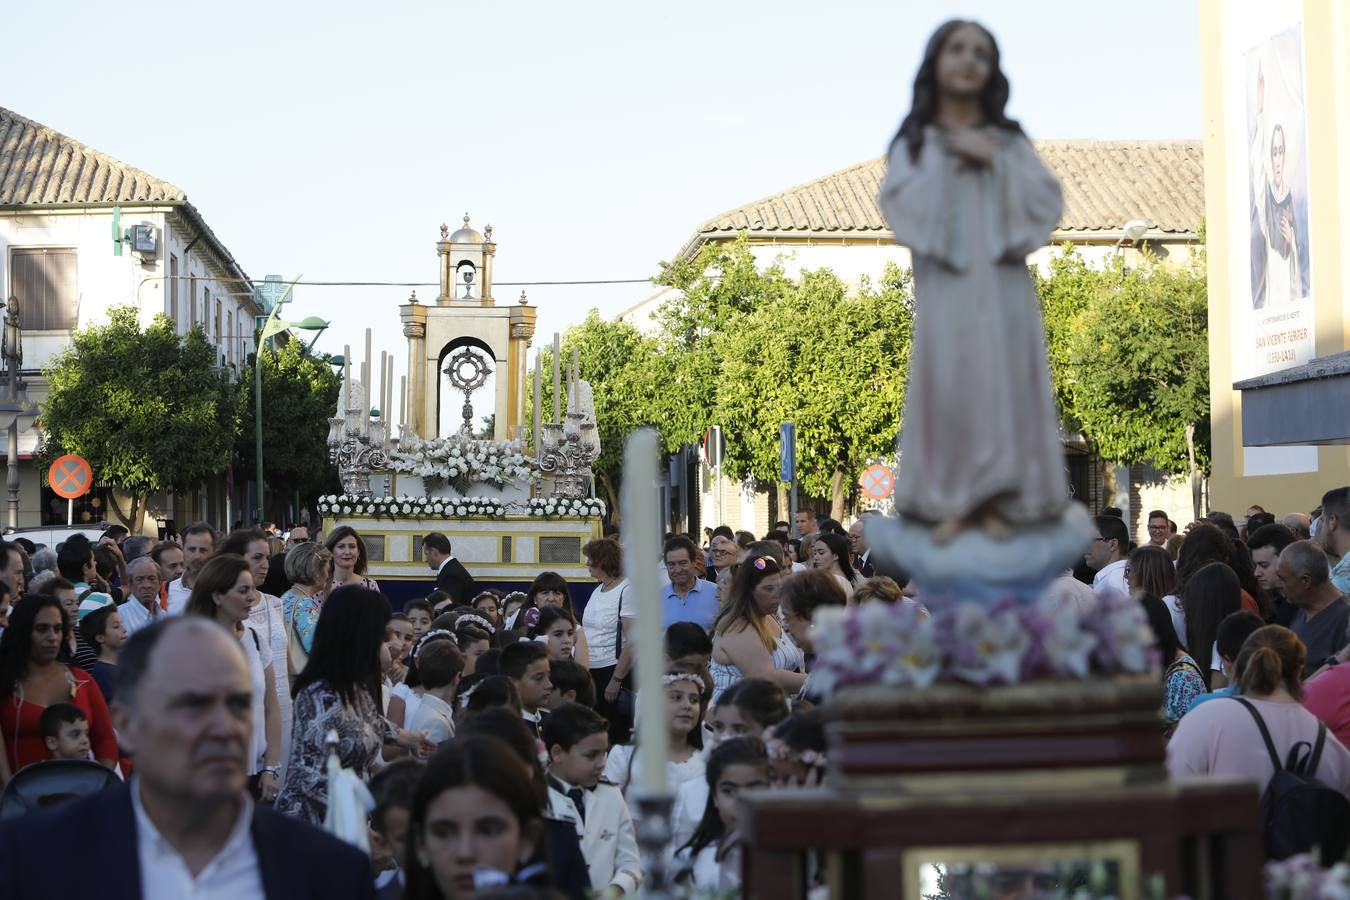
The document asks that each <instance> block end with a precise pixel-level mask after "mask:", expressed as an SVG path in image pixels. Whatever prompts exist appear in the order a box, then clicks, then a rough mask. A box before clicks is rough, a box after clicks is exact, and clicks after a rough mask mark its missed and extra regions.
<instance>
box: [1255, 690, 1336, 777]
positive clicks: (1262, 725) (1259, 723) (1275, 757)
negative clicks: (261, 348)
mask: <svg viewBox="0 0 1350 900" xmlns="http://www.w3.org/2000/svg"><path fill="white" fill-rule="evenodd" d="M1233 699H1234V700H1236V701H1237V702H1239V703H1241V704H1242V705H1243V706H1245V707H1247V712H1249V713H1251V714H1252V718H1253V719H1255V720H1256V727H1257V728H1259V729H1261V738H1262V740H1264V741H1265V742H1266V752H1267V753H1269V754H1270V762H1271V764H1272V765H1274V766H1275V771H1276V772H1279V771H1282V770H1283V769H1284V766H1283V765H1281V763H1280V754H1279V753H1277V752H1275V742H1274V741H1272V740H1271V739H1270V729H1268V728H1266V722H1265V720H1264V719H1262V718H1261V714H1260V713H1259V712H1257V711H1256V707H1255V706H1252V705H1251V703H1249V702H1248V701H1246V700H1244V699H1243V698H1241V697H1234V698H1233ZM1319 752H1320V747H1319Z"/></svg>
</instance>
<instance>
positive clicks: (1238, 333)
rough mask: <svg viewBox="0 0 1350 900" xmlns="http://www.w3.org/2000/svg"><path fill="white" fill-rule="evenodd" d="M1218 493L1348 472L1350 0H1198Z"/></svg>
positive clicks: (1324, 479)
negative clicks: (1347, 2)
mask: <svg viewBox="0 0 1350 900" xmlns="http://www.w3.org/2000/svg"><path fill="white" fill-rule="evenodd" d="M1200 26H1201V28H1200V31H1201V47H1200V50H1201V71H1202V72H1204V73H1205V82H1204V102H1205V148H1206V152H1205V185H1206V191H1205V195H1206V223H1207V229H1208V244H1209V295H1210V307H1209V325H1210V327H1209V338H1210V401H1211V414H1212V420H1213V424H1212V429H1213V438H1212V440H1213V474H1212V476H1211V479H1210V497H1211V503H1212V505H1213V506H1214V507H1215V508H1219V509H1225V510H1228V511H1231V512H1233V513H1235V514H1237V515H1241V513H1242V512H1243V511H1245V509H1246V508H1247V507H1248V506H1249V505H1250V504H1259V505H1261V506H1263V507H1265V508H1266V509H1267V510H1269V511H1271V512H1274V513H1276V514H1277V515H1278V514H1283V513H1286V512H1295V511H1303V512H1306V511H1309V510H1311V509H1312V508H1313V507H1315V506H1316V505H1317V504H1318V503H1319V501H1320V498H1321V495H1322V494H1323V492H1325V491H1326V490H1328V489H1330V488H1333V487H1338V486H1341V485H1344V484H1346V483H1347V482H1350V456H1347V449H1346V447H1345V446H1344V445H1345V444H1346V443H1347V442H1350V404H1347V403H1346V396H1345V395H1346V390H1347V384H1350V378H1348V377H1347V374H1346V373H1347V371H1350V368H1348V365H1350V360H1348V359H1347V357H1346V355H1345V352H1346V350H1347V348H1350V332H1348V330H1347V321H1348V319H1347V303H1350V218H1347V216H1350V171H1347V169H1346V166H1345V160H1346V159H1347V156H1348V155H1350V6H1347V5H1346V4H1345V3H1344V2H1340V0H1260V2H1256V0H1201V3H1200Z"/></svg>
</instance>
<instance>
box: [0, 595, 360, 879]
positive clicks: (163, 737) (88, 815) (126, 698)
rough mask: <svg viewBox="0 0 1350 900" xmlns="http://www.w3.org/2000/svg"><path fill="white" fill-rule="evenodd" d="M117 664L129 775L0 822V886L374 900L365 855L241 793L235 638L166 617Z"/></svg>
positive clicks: (245, 682)
mask: <svg viewBox="0 0 1350 900" xmlns="http://www.w3.org/2000/svg"><path fill="white" fill-rule="evenodd" d="M117 669H118V671H117V676H116V677H117V691H116V696H117V700H116V703H115V704H114V705H113V721H114V724H115V726H116V728H117V732H118V738H119V741H120V743H121V744H122V745H123V746H124V747H125V748H127V749H128V750H130V751H131V753H132V754H133V756H134V758H135V762H136V774H135V776H134V777H133V778H132V779H131V781H130V782H128V783H127V784H125V785H119V786H117V787H115V788H111V789H109V790H106V791H103V792H102V793H99V794H95V795H93V796H90V797H86V798H85V799H83V800H78V801H75V802H72V803H68V804H65V805H62V806H58V807H55V808H53V809H48V810H44V811H42V812H37V813H32V814H29V815H27V816H23V817H21V818H17V819H10V820H8V821H6V822H5V823H4V824H3V825H0V897H4V898H6V900H32V898H48V897H84V896H88V897H99V898H101V900H146V898H155V900H157V898H168V897H187V896H202V897H221V898H223V897H229V898H231V900H234V898H240V900H244V898H247V900H255V898H256V900H261V898H266V900H289V898H313V900H320V898H322V900H330V898H359V900H367V898H372V900H373V898H374V897H375V886H374V881H373V880H372V878H371V874H370V862H369V860H368V859H367V858H366V855H365V854H364V853H362V852H361V851H359V850H357V849H356V848H354V847H351V846H349V845H347V844H345V843H343V842H342V841H339V840H338V839H337V838H335V837H332V836H331V835H329V834H327V833H325V832H323V831H320V830H319V829H317V828H314V827H312V826H310V825H307V824H305V823H303V822H299V821H296V820H294V819H290V818H287V817H286V816H283V815H280V814H279V813H274V812H272V811H271V810H270V809H266V808H264V807H261V806H255V805H254V803H253V801H252V799H251V798H250V797H249V795H248V792H247V783H248V776H247V775H246V774H245V773H246V772H247V771H248V769H247V761H248V756H249V753H250V752H251V749H250V748H251V744H252V737H253V714H252V699H251V695H252V690H251V681H250V678H249V669H248V663H247V662H246V661H245V658H244V654H243V650H242V648H241V647H240V644H239V641H238V639H236V638H235V637H234V636H233V635H231V634H230V633H229V632H227V631H226V630H225V629H223V628H221V627H220V626H219V625H216V624H215V623H214V622H212V621H210V620H208V619H204V618H200V617H197V616H174V617H172V618H168V619H166V620H162V621H160V622H157V623H155V624H153V625H150V626H147V627H146V628H144V629H142V630H140V631H138V632H136V634H134V635H132V637H131V638H130V639H129V640H128V641H127V643H126V645H125V646H124V647H123V648H122V653H121V658H120V659H119V662H118V667H117ZM72 841H75V844H72V843H71V842H72ZM72 846H77V847H78V850H77V851H75V856H74V857H72V856H71V853H72V850H71V848H72ZM76 859H77V860H78V864H72V860H76Z"/></svg>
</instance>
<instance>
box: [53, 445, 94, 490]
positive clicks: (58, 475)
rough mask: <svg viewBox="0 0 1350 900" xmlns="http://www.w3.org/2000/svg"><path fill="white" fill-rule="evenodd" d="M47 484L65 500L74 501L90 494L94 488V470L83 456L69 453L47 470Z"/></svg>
mask: <svg viewBox="0 0 1350 900" xmlns="http://www.w3.org/2000/svg"><path fill="white" fill-rule="evenodd" d="M47 483H48V484H50V485H51V486H52V493H54V494H56V496H58V497H61V498H62V499H65V500H74V499H75V498H76V497H83V496H84V495H85V494H87V493H89V489H90V488H91V487H93V486H94V470H93V469H91V468H89V463H88V462H87V461H86V460H85V458H84V457H82V456H76V455H75V454H74V453H67V454H66V455H65V456H62V457H60V458H59V459H57V460H56V462H54V463H52V465H51V468H49V469H48V470H47Z"/></svg>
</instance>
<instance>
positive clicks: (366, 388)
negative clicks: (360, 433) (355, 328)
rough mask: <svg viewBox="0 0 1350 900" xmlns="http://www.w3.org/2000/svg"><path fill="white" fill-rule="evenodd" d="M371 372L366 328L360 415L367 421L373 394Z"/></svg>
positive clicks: (367, 330) (368, 334) (368, 339)
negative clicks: (362, 401) (362, 402)
mask: <svg viewBox="0 0 1350 900" xmlns="http://www.w3.org/2000/svg"><path fill="white" fill-rule="evenodd" d="M371 371H372V370H371V368H370V329H369V328H367V329H366V361H365V362H363V363H361V390H362V393H364V394H365V404H364V407H363V408H362V410H361V411H362V413H363V415H362V417H361V418H362V420H369V419H370V400H371V395H372V394H373V393H374V391H373V390H371V384H372V383H373V382H372V381H371V378H370V375H371Z"/></svg>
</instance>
